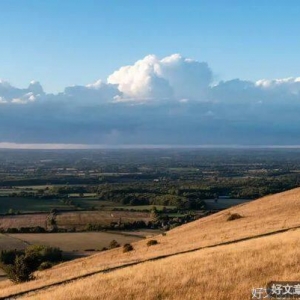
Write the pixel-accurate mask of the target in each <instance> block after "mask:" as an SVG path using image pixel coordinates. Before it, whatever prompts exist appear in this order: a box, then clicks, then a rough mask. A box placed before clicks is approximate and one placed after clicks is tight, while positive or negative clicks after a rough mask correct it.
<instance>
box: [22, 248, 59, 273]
mask: <svg viewBox="0 0 300 300" xmlns="http://www.w3.org/2000/svg"><path fill="white" fill-rule="evenodd" d="M25 256H26V257H28V259H29V260H32V263H33V265H36V268H37V267H38V266H39V265H40V264H41V263H42V262H44V261H50V262H60V261H61V260H62V251H61V250H60V249H59V248H54V247H48V246H41V245H31V246H29V247H27V248H26V250H25Z"/></svg>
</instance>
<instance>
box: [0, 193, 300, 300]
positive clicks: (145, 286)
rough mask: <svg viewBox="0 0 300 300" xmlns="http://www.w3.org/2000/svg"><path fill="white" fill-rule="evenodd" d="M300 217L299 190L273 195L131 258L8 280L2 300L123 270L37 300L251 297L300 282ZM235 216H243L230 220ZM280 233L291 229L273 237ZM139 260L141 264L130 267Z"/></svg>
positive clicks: (139, 248)
mask: <svg viewBox="0 0 300 300" xmlns="http://www.w3.org/2000/svg"><path fill="white" fill-rule="evenodd" d="M299 212H300V189H294V190H291V191H288V192H284V193H280V194H276V195H273V196H267V197H264V198H261V199H258V200H256V201H253V202H250V203H245V204H241V205H239V206H236V207H233V208H231V209H228V210H225V211H222V212H219V213H217V214H214V215H211V216H208V217H206V218H203V219H200V220H197V221H195V222H192V223H189V224H186V225H183V226H181V227H177V228H175V229H173V230H171V231H169V232H167V234H166V236H164V235H159V236H157V237H155V239H156V240H157V241H158V245H155V246H151V247H148V246H147V240H142V241H139V242H134V243H133V244H132V245H133V247H134V251H131V252H128V253H123V252H122V249H119V248H118V249H113V250H110V251H106V252H102V253H99V254H96V255H93V256H90V257H88V258H82V259H78V260H74V261H72V262H67V263H63V264H61V265H58V266H56V267H54V268H52V269H49V270H46V271H43V272H37V273H36V276H37V278H36V280H35V281H31V282H27V283H24V284H20V285H11V283H10V282H8V281H6V282H2V283H1V285H0V287H1V289H0V297H1V296H2V297H3V296H6V297H7V296H9V295H13V294H14V293H18V292H21V291H30V290H32V289H34V288H38V287H45V286H47V285H49V284H53V283H57V282H61V281H62V280H67V279H72V278H73V279H74V278H76V277H78V276H81V275H85V276H86V275H87V274H91V273H92V272H99V271H101V270H107V269H110V268H114V267H116V266H122V267H123V268H124V269H123V270H114V271H112V272H111V273H107V274H106V273H105V274H99V275H95V276H90V277H88V278H85V279H80V280H78V281H75V282H73V283H68V284H65V285H62V286H60V287H56V288H54V289H49V290H43V291H42V292H41V293H38V292H36V293H35V294H33V295H31V299H56V298H57V299H65V297H66V295H68V299H83V300H84V299H135V298H137V299H138V298H141V299H199V298H201V299H224V300H225V299H236V300H237V299H248V298H250V295H251V288H253V287H258V288H259V287H263V286H264V285H265V284H266V282H267V281H269V280H271V279H273V280H276V279H285V280H300V278H299V271H300V270H299V262H300V258H299V251H298V244H299V241H300V240H299V236H300V235H299V230H296V231H293V228H295V227H300V218H299ZM232 213H238V214H240V215H241V216H242V218H240V219H236V220H234V221H228V217H229V216H230V215H231V214H232ZM282 230H289V231H288V232H286V233H277V234H275V233H276V231H277V232H278V231H279V232H281V231H282ZM263 235H267V236H263ZM245 239H248V240H247V241H245ZM228 242H231V243H232V244H227V245H226V243H228ZM222 243H223V245H222V246H218V245H219V244H222ZM224 243H225V244H224ZM207 246H210V247H212V248H206V249H203V248H205V247H207ZM191 251H192V252H191ZM180 252H181V254H180ZM182 252H186V253H182ZM160 256H164V258H162V257H161V259H160V260H157V261H152V262H147V260H149V259H157V258H158V257H160ZM133 262H134V263H139V265H136V266H134V267H128V266H127V267H126V264H130V263H133ZM72 289H73V292H71V290H72Z"/></svg>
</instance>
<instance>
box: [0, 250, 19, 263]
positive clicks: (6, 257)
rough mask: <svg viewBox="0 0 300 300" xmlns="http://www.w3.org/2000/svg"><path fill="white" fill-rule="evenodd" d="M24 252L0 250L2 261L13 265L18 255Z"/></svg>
mask: <svg viewBox="0 0 300 300" xmlns="http://www.w3.org/2000/svg"><path fill="white" fill-rule="evenodd" d="M21 254H24V252H23V251H17V250H2V251H1V252H0V263H1V264H4V265H12V264H13V263H14V261H15V259H16V257H17V256H18V255H21Z"/></svg>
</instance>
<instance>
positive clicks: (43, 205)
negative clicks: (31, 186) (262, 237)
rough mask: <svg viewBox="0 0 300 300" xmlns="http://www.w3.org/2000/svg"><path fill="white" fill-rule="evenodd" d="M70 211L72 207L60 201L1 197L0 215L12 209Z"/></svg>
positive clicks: (22, 210)
mask: <svg viewBox="0 0 300 300" xmlns="http://www.w3.org/2000/svg"><path fill="white" fill-rule="evenodd" d="M53 208H56V209H59V210H64V209H70V206H68V205H66V204H63V203H61V202H60V201H59V200H58V199H36V198H22V197H0V214H5V213H7V212H8V211H9V210H10V209H12V210H13V211H14V212H17V211H20V212H39V211H42V212H50V211H51V209H53Z"/></svg>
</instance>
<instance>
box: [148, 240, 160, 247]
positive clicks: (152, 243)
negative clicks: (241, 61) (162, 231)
mask: <svg viewBox="0 0 300 300" xmlns="http://www.w3.org/2000/svg"><path fill="white" fill-rule="evenodd" d="M157 244H158V241H157V240H149V241H148V242H147V246H153V245H157Z"/></svg>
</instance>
